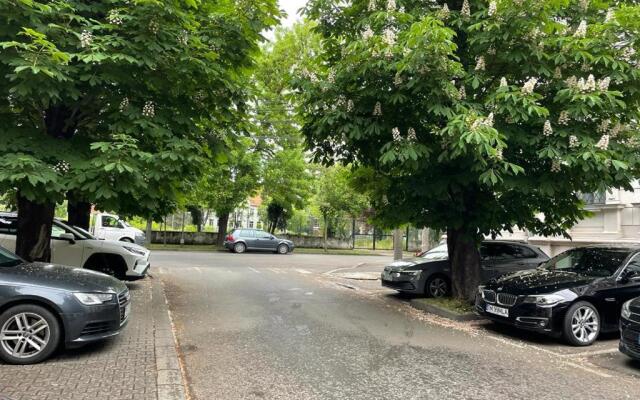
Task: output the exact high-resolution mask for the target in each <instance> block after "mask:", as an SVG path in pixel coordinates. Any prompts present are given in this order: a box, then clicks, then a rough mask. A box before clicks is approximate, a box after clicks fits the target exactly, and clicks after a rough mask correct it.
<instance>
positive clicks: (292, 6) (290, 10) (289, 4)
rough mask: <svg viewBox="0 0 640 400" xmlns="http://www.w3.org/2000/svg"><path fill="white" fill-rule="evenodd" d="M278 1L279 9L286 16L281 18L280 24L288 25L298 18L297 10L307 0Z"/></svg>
mask: <svg viewBox="0 0 640 400" xmlns="http://www.w3.org/2000/svg"><path fill="white" fill-rule="evenodd" d="M278 3H279V5H280V9H282V10H284V11H285V12H286V13H287V18H286V19H284V20H282V25H283V26H286V27H289V26H291V25H293V24H294V23H295V22H296V21H299V20H300V15H298V10H299V9H301V8H302V7H304V5H305V4H306V3H307V0H279V1H278Z"/></svg>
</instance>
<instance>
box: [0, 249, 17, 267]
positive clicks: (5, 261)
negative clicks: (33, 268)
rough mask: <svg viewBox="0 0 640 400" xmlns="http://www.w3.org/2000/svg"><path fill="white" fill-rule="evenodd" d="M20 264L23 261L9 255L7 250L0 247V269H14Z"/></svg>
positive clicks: (11, 254) (13, 255)
mask: <svg viewBox="0 0 640 400" xmlns="http://www.w3.org/2000/svg"><path fill="white" fill-rule="evenodd" d="M22 263H23V261H22V260H21V259H20V257H18V256H16V255H15V254H13V253H11V252H10V251H9V250H6V249H4V248H2V247H0V267H14V266H16V265H20V264H22Z"/></svg>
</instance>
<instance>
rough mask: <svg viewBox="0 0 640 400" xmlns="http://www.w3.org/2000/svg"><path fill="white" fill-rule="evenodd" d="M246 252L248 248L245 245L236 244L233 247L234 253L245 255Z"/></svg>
mask: <svg viewBox="0 0 640 400" xmlns="http://www.w3.org/2000/svg"><path fill="white" fill-rule="evenodd" d="M245 251H247V246H246V245H245V244H244V243H236V244H234V245H233V252H234V253H238V254H240V253H244V252H245Z"/></svg>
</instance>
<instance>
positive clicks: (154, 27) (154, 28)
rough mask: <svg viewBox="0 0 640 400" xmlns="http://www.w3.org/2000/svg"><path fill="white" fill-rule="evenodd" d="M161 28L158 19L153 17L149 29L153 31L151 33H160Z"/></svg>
mask: <svg viewBox="0 0 640 400" xmlns="http://www.w3.org/2000/svg"><path fill="white" fill-rule="evenodd" d="M159 30H160V24H159V23H158V21H156V20H155V19H152V20H151V21H149V31H151V33H153V34H154V35H155V34H157V33H158V31H159Z"/></svg>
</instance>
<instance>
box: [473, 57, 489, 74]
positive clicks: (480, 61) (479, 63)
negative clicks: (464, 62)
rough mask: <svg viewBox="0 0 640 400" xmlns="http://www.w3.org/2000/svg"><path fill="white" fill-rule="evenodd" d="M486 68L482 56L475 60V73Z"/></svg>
mask: <svg viewBox="0 0 640 400" xmlns="http://www.w3.org/2000/svg"><path fill="white" fill-rule="evenodd" d="M486 67H487V65H486V63H485V61H484V57H483V56H480V57H478V58H477V60H476V71H484V70H485V69H486Z"/></svg>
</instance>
